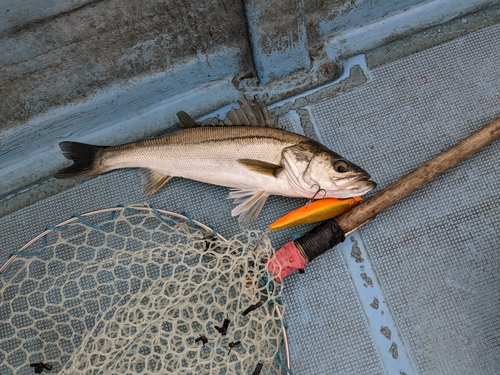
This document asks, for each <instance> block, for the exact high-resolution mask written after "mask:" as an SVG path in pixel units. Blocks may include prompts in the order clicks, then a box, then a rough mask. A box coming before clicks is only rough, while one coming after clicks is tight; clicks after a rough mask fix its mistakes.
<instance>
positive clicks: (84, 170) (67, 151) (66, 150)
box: [54, 142, 105, 178]
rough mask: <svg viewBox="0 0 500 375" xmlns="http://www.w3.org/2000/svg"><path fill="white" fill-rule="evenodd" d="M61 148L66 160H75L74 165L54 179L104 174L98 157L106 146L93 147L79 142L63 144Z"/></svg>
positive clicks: (58, 173) (59, 172) (60, 145)
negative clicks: (98, 163)
mask: <svg viewBox="0 0 500 375" xmlns="http://www.w3.org/2000/svg"><path fill="white" fill-rule="evenodd" d="M59 147H60V148H61V151H62V153H63V155H64V157H65V158H66V159H70V160H73V165H70V166H69V167H66V168H63V169H61V170H59V171H58V172H57V173H56V174H55V176H54V177H56V178H73V177H77V176H86V175H92V174H99V173H102V170H100V168H99V167H98V166H97V163H96V162H95V161H96V157H97V156H98V154H99V152H100V150H101V149H103V148H105V146H93V145H88V144H85V143H78V142H61V143H59Z"/></svg>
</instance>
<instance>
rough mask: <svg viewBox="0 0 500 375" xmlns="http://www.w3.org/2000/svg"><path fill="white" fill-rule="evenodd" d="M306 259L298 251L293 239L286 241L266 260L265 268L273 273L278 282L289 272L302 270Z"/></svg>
mask: <svg viewBox="0 0 500 375" xmlns="http://www.w3.org/2000/svg"><path fill="white" fill-rule="evenodd" d="M306 264H307V261H306V260H305V259H304V257H303V256H302V254H301V253H300V251H299V249H297V246H295V243H294V242H293V241H290V242H287V243H286V244H284V245H283V247H282V248H281V249H279V250H278V251H277V252H276V253H275V254H274V255H273V256H272V257H271V258H269V261H268V262H267V268H268V269H269V270H270V271H271V272H272V273H273V275H274V278H275V280H276V281H278V282H280V281H281V280H283V279H284V278H285V277H287V276H288V275H289V274H291V273H292V272H294V271H297V270H303V269H304V267H305V266H306Z"/></svg>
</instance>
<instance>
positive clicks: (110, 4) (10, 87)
mask: <svg viewBox="0 0 500 375" xmlns="http://www.w3.org/2000/svg"><path fill="white" fill-rule="evenodd" d="M243 25H245V17H244V9H243V5H242V3H241V2H240V1H239V0H230V1H226V0H215V1H207V0H194V1H189V2H185V1H181V0H166V1H154V0H146V1H140V0H129V1H121V0H103V1H97V2H91V3H88V4H84V5H83V6H80V7H77V8H76V9H72V10H70V11H68V12H63V13H59V14H57V15H54V16H51V17H48V18H44V19H41V20H36V21H34V22H32V23H28V24H26V25H21V26H14V27H13V28H10V29H7V30H5V31H4V32H3V37H2V38H1V39H0V50H1V51H2V54H1V55H0V96H1V97H2V101H0V118H1V119H2V120H1V122H0V126H1V127H2V128H3V129H5V128H9V127H13V126H15V125H16V124H19V123H23V122H26V121H27V120H28V119H29V118H30V117H32V116H33V115H36V114H38V113H42V112H44V111H46V110H48V109H50V108H52V107H56V106H60V105H64V104H67V103H71V102H75V101H81V100H85V99H86V98H88V97H89V96H91V95H92V94H94V93H96V92H98V91H99V90H100V89H103V88H108V87H110V86H112V85H116V84H125V83H126V82H127V80H130V79H134V78H137V77H141V76H147V75H151V74H154V73H157V72H161V71H164V70H167V69H169V68H171V67H172V66H174V65H176V64H180V63H183V62H186V61H189V60H192V59H196V58H201V59H203V58H204V57H206V56H207V55H210V54H213V53H216V52H221V51H222V50H224V49H227V48H230V49H233V48H237V49H239V50H240V66H239V69H238V70H239V71H242V72H243V71H247V70H251V69H252V63H251V57H250V55H249V48H248V43H247V35H246V29H245V27H244V26H243ZM228 73H232V72H228ZM193 74H200V72H193ZM210 80H211V77H206V81H210Z"/></svg>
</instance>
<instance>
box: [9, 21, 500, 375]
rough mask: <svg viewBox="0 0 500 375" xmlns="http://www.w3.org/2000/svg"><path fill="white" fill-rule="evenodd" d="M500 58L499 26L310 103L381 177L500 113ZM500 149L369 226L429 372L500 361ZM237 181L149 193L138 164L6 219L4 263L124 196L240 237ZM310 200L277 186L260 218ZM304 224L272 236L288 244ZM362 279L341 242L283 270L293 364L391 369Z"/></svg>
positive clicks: (476, 369) (301, 368)
mask: <svg viewBox="0 0 500 375" xmlns="http://www.w3.org/2000/svg"><path fill="white" fill-rule="evenodd" d="M499 61H500V26H494V27H491V28H488V29H484V30H481V31H478V32H476V33H474V34H471V35H469V36H467V37H464V38H460V39H457V40H455V41H452V42H450V43H447V44H443V45H441V46H438V47H435V48H432V49H430V50H427V51H424V52H422V53H419V54H415V55H413V56H411V57H409V58H406V59H403V60H400V61H397V62H394V63H391V64H388V65H385V66H383V67H380V68H378V69H376V70H374V71H372V72H371V73H372V81H371V82H370V83H368V84H366V85H365V86H363V87H361V88H359V89H356V90H354V91H352V92H349V93H347V94H343V95H340V96H338V97H336V98H333V99H331V100H327V101H325V102H322V103H319V104H316V105H313V106H312V107H311V112H312V114H313V116H314V120H315V121H316V123H317V125H318V129H319V133H320V134H319V136H320V137H321V138H322V140H323V141H324V142H325V144H326V145H327V146H329V147H330V148H332V149H333V150H336V151H338V152H339V153H340V154H342V155H344V156H345V157H347V158H348V159H349V160H351V161H353V162H354V163H357V164H359V165H362V166H363V167H364V168H365V169H366V170H368V171H370V173H371V174H372V176H373V179H374V180H375V181H377V182H378V183H379V187H380V188H383V187H385V186H387V184H389V183H391V182H393V181H395V180H397V179H398V178H400V177H401V176H403V175H405V174H406V173H408V172H410V171H411V170H412V169H414V168H416V167H417V166H419V165H420V164H421V163H423V162H424V161H426V160H428V159H430V158H431V157H433V156H435V155H436V154H437V153H439V152H440V151H441V150H442V149H444V148H446V147H449V146H451V145H453V144H454V143H455V142H457V141H458V140H460V139H461V138H464V137H466V136H467V135H468V134H470V133H472V132H473V131H475V130H477V129H479V128H480V127H481V126H482V125H485V124H486V123H488V122H489V121H491V120H492V119H493V118H495V117H497V116H500V69H499V63H498V62H499ZM296 118H297V116H295V117H294V119H296ZM292 121H296V120H293V119H291V118H283V119H282V124H283V125H284V126H286V127H287V128H290V127H292V126H293V123H292ZM499 161H500V152H499V146H498V142H497V143H496V144H494V145H492V146H490V147H488V148H486V149H485V150H483V151H482V152H480V153H479V154H477V155H475V156H473V157H472V158H470V159H469V160H467V161H466V162H464V163H462V164H461V165H460V166H458V167H457V168H455V169H453V170H452V171H450V172H448V173H446V174H445V175H444V176H442V177H440V178H439V179H438V180H436V181H435V182H433V183H432V184H430V185H428V186H426V187H425V188H424V189H422V190H421V191H419V192H417V193H416V194H414V195H412V196H411V197H410V198H408V199H406V200H404V201H403V202H401V203H400V204H398V205H396V206H394V207H393V208H391V209H390V210H388V211H387V212H386V213H384V214H381V215H379V217H377V219H376V220H374V221H373V222H372V223H371V224H369V225H368V226H366V227H364V228H363V229H362V230H361V235H362V238H363V241H364V244H365V246H366V249H367V251H368V253H369V255H370V258H371V261H372V264H373V268H374V270H375V272H376V273H377V276H378V279H379V282H380V284H381V286H382V288H383V292H384V295H385V297H386V300H385V301H381V303H385V304H386V305H387V309H385V311H389V312H392V314H393V315H394V317H395V320H396V323H397V325H398V327H399V330H400V331H401V334H402V337H403V341H404V342H405V345H406V347H407V348H408V350H409V354H410V358H411V359H412V362H413V364H414V367H415V372H416V373H418V374H471V373H477V374H491V375H498V373H499V372H500V324H499V322H500V308H499V306H500V305H499V303H500V288H499V287H498V285H499V284H500V276H499V275H500V251H499V250H500V209H499V205H498V201H499V198H500V163H499ZM227 193H228V190H227V189H225V188H220V187H216V186H210V185H206V184H201V183H196V182H190V181H185V180H181V179H174V180H172V181H171V182H170V183H169V184H168V185H167V186H166V187H165V188H163V189H162V190H161V191H160V192H159V193H158V194H156V195H154V196H153V197H151V198H148V199H145V198H143V197H142V195H141V189H140V179H139V176H138V175H137V173H136V171H133V170H127V171H117V172H113V173H110V174H108V175H105V176H101V177H98V178H97V179H95V180H92V181H90V182H87V183H85V184H82V185H80V186H78V187H76V188H73V189H71V190H68V191H66V192H64V193H61V194H59V195H57V196H54V197H52V198H49V199H46V200H44V201H40V202H38V203H36V204H34V205H32V206H30V207H27V208H25V209H23V210H20V211H18V212H16V213H14V214H11V215H8V216H6V217H4V218H2V219H0V228H2V229H1V233H2V236H1V237H0V249H1V257H0V262H2V263H3V261H5V260H6V258H7V256H8V253H10V252H11V251H13V250H16V249H18V248H19V247H21V246H22V245H23V244H24V243H25V242H27V241H28V240H30V239H31V238H32V237H34V236H35V235H36V234H38V233H40V232H41V231H42V230H43V229H44V228H45V227H46V226H48V225H52V224H56V223H58V222H60V221H62V220H64V219H67V218H68V217H70V216H71V215H72V214H73V213H83V212H88V211H92V210H95V209H99V208H103V207H112V206H116V205H118V204H132V203H142V202H146V201H147V202H149V203H153V204H155V205H157V206H158V207H161V208H164V209H167V210H171V211H175V212H183V211H187V212H189V213H190V214H191V215H192V216H193V217H194V218H195V219H197V220H199V221H201V222H204V223H206V224H209V225H212V226H215V227H216V228H217V229H218V230H219V231H220V232H221V233H222V234H224V235H225V236H230V235H232V234H235V233H236V232H237V231H238V227H237V222H236V220H235V219H234V218H231V217H230V216H229V213H230V211H231V209H232V207H233V205H232V203H231V202H230V201H228V200H227V199H226V196H227ZM302 203H303V201H300V200H292V199H285V198H281V197H271V198H270V199H269V200H268V202H267V203H266V206H265V208H264V211H263V213H262V214H261V216H260V217H259V219H258V221H257V223H256V224H255V226H254V227H255V228H265V227H266V225H267V224H268V223H270V222H271V221H273V220H275V219H276V218H278V217H280V216H281V215H282V214H284V213H286V212H288V211H290V210H291V209H293V208H296V207H297V206H299V205H300V204H302ZM307 229H308V228H307V227H300V228H298V229H290V230H287V231H283V232H277V233H272V234H271V238H272V240H273V243H274V244H275V246H276V247H279V246H280V245H281V244H282V243H284V242H285V241H287V240H289V239H290V238H291V236H292V234H293V233H295V232H301V233H303V232H305V231H306V230H307ZM351 278H352V275H351V274H350V273H349V271H348V268H347V267H346V265H345V261H344V258H343V256H342V254H341V253H340V251H339V249H334V250H332V251H330V252H329V253H327V254H325V255H323V256H321V257H319V258H318V259H316V260H315V261H314V262H313V263H312V264H311V265H310V266H308V267H307V268H306V273H305V274H294V275H292V276H291V277H290V278H289V279H288V280H287V281H286V289H285V303H286V305H287V308H286V312H285V318H286V321H287V322H288V325H289V335H290V345H291V355H292V366H293V370H294V374H295V375H315V374H318V375H325V374H334V373H339V374H383V373H386V370H385V369H384V367H383V364H382V361H381V359H380V356H382V355H386V354H387V353H381V352H380V351H379V350H378V349H377V347H376V346H375V345H374V343H373V342H372V339H371V333H370V330H369V327H368V325H369V322H368V321H367V320H366V318H365V316H364V313H363V309H362V303H361V299H360V297H359V294H358V291H357V290H356V289H355V288H354V287H353V284H352V281H351ZM0 320H1V316H0ZM1 337H2V332H0V338H1ZM407 375H410V374H407Z"/></svg>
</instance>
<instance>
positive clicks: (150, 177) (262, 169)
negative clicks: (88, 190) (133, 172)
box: [55, 100, 376, 228]
mask: <svg viewBox="0 0 500 375" xmlns="http://www.w3.org/2000/svg"><path fill="white" fill-rule="evenodd" d="M240 106H241V108H239V109H237V110H235V109H234V108H233V109H232V110H231V111H230V112H229V113H228V115H227V117H226V118H225V119H224V120H222V121H220V120H219V121H218V123H216V124H215V125H228V126H201V124H199V123H198V122H196V121H195V120H193V119H192V118H191V117H190V116H189V115H188V114H187V113H185V112H179V113H178V117H179V119H180V120H181V122H182V124H183V125H184V127H185V128H186V129H183V130H179V131H176V132H174V133H171V134H167V135H164V136H161V137H158V138H153V139H145V140H142V141H138V142H132V143H128V144H124V145H120V146H112V147H110V146H94V145H87V144H83V143H77V142H61V143H60V148H61V150H62V152H63V155H64V156H65V157H66V158H67V159H71V160H73V162H74V163H73V165H71V166H69V167H67V168H64V169H62V170H60V171H59V172H57V174H56V175H55V177H56V178H72V177H75V176H82V175H94V174H102V173H106V172H109V171H112V170H115V169H121V168H140V175H141V180H142V184H143V189H144V192H145V194H146V195H150V194H153V193H155V192H156V191H157V190H158V189H160V188H161V187H162V186H163V185H164V184H165V183H167V182H168V181H169V180H170V179H171V178H172V177H183V178H187V179H191V180H196V181H201V182H206V183H209V184H214V185H221V186H226V187H229V188H232V191H231V192H230V194H229V196H228V198H230V199H235V201H234V202H235V203H236V204H238V206H237V207H235V208H234V209H233V210H232V212H231V214H232V216H238V222H239V224H240V226H241V227H242V228H247V227H248V226H249V225H250V224H251V223H252V222H253V221H254V220H255V219H256V218H257V216H258V215H259V213H260V211H261V210H262V207H263V206H264V203H265V202H266V200H267V198H268V197H269V196H270V195H282V196H287V197H301V198H311V197H313V196H315V194H316V193H317V192H318V190H322V192H324V197H325V198H328V197H336V198H350V197H353V196H361V195H363V194H365V193H367V192H368V191H370V190H372V189H373V188H374V187H375V186H376V184H375V182H373V181H370V180H369V179H370V175H369V174H368V173H367V172H365V171H364V170H363V169H361V168H360V167H358V166H357V165H355V164H353V163H351V162H349V161H348V160H346V159H344V158H343V157H341V156H340V155H338V154H336V153H335V152H333V151H331V150H329V149H328V148H326V147H325V146H323V145H322V144H320V143H318V142H316V141H314V140H312V139H310V138H307V137H305V136H302V135H298V134H295V133H291V132H288V131H285V130H282V129H279V128H277V119H276V118H271V117H270V115H269V112H268V110H267V107H266V106H265V104H264V103H263V102H261V101H249V100H244V101H241V102H240ZM246 125H253V126H246Z"/></svg>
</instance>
